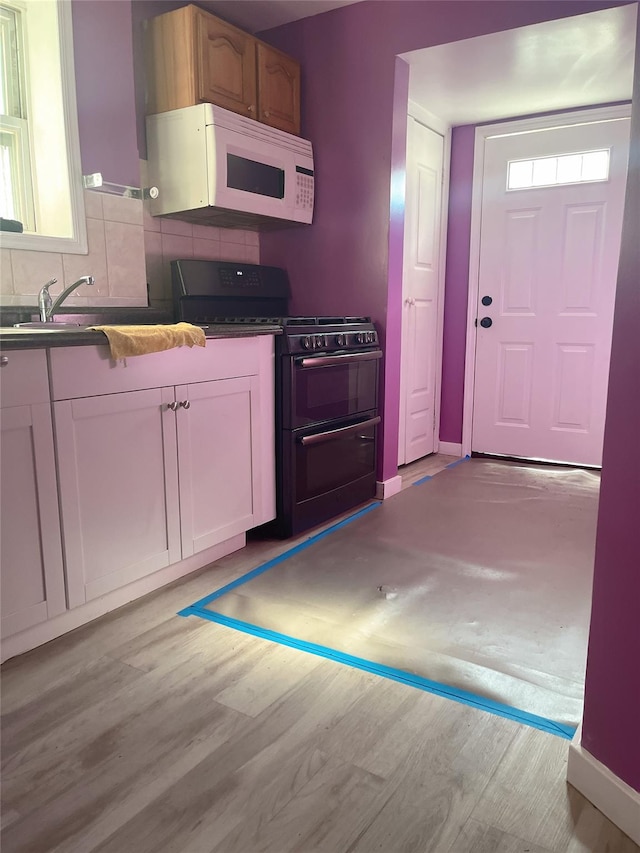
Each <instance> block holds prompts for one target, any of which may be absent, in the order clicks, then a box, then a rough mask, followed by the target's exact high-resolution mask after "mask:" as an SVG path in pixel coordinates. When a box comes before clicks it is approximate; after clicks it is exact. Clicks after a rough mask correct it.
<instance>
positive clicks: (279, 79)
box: [256, 42, 300, 135]
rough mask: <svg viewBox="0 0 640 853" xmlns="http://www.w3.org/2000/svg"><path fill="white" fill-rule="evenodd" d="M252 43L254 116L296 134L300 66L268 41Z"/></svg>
mask: <svg viewBox="0 0 640 853" xmlns="http://www.w3.org/2000/svg"><path fill="white" fill-rule="evenodd" d="M256 46H257V64H258V119H259V121H262V122H264V123H265V124H270V125H271V126H272V127H277V128H279V129H280V130H286V131H287V133H295V134H296V135H300V65H299V63H298V62H296V60H295V59H292V58H291V57H290V56H287V55H286V54H285V53H282V52H281V51H279V50H276V49H275V48H274V47H271V46H270V45H268V44H263V42H257V45H256Z"/></svg>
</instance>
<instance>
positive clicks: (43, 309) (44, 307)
mask: <svg viewBox="0 0 640 853" xmlns="http://www.w3.org/2000/svg"><path fill="white" fill-rule="evenodd" d="M57 280H58V279H57V278H52V279H51V281H48V282H47V283H46V284H45V285H43V287H42V288H41V290H40V293H39V294H38V310H39V311H40V322H42V323H53V315H54V314H55V313H56V311H57V310H58V308H59V307H60V306H61V305H62V303H63V302H64V300H65V299H66V298H67V296H68V295H69V294H70V293H71V292H72V291H74V290H75V289H76V287H80V285H81V284H95V282H96V280H95V278H94V277H93V276H92V275H83V276H82V278H79V279H78V280H77V281H75V282H74V283H73V284H70V285H69V287H65V289H64V290H63V291H62V293H61V294H60V295H59V296H58V297H57V298H56V300H55V302H54V301H53V300H52V299H51V294H50V293H49V288H50V287H51V285H52V284H55V283H56V282H57Z"/></svg>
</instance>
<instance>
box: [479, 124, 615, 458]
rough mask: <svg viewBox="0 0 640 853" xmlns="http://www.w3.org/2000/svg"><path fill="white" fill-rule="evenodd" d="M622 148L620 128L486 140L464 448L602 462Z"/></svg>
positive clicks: (579, 128)
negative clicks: (468, 436)
mask: <svg viewBox="0 0 640 853" xmlns="http://www.w3.org/2000/svg"><path fill="white" fill-rule="evenodd" d="M628 147H629V119H616V120H611V121H601V122H597V123H592V124H581V125H575V126H568V127H567V126H565V127H556V128H554V129H547V130H542V131H538V132H533V133H519V134H516V135H511V136H506V135H505V136H496V137H490V138H488V139H487V140H486V141H485V157H484V178H483V186H482V213H481V216H482V220H481V237H480V240H481V242H480V272H479V293H478V308H477V318H478V319H477V326H478V328H477V340H476V361H475V391H474V405H473V432H472V449H473V450H474V451H479V452H483V453H495V454H500V455H506V456H519V457H525V458H530V459H547V460H552V461H558V462H570V463H575V464H585V465H600V464H601V462H602V441H603V433H604V419H605V407H606V398H607V383H608V375H609V356H610V349H611V331H612V324H613V308H614V300H615V288H616V276H617V270H618V256H619V251H620V235H621V228H622V216H623V207H624V192H625V182H626V169H627V158H628ZM585 152H586V153H585ZM597 152H600V153H597Z"/></svg>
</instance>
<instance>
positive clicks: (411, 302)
mask: <svg viewBox="0 0 640 853" xmlns="http://www.w3.org/2000/svg"><path fill="white" fill-rule="evenodd" d="M404 301H405V303H406V304H407V305H415V304H416V300H415V299H414V298H413V296H408V297H407V298H406V299H405V300H404Z"/></svg>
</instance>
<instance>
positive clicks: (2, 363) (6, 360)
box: [0, 355, 9, 367]
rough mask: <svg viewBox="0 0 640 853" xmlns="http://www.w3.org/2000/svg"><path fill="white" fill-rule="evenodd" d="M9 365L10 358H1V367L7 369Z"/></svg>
mask: <svg viewBox="0 0 640 853" xmlns="http://www.w3.org/2000/svg"><path fill="white" fill-rule="evenodd" d="M7 364H9V356H8V355H3V356H2V357H0V367H5V366H6V365H7Z"/></svg>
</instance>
